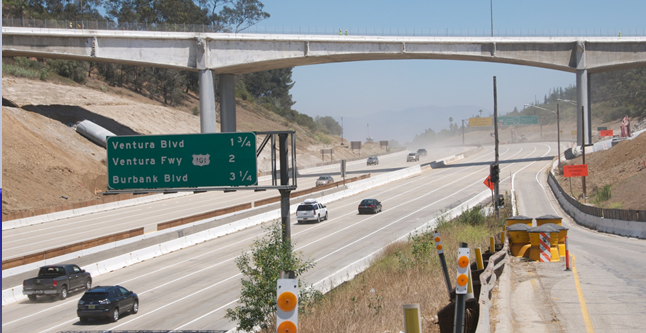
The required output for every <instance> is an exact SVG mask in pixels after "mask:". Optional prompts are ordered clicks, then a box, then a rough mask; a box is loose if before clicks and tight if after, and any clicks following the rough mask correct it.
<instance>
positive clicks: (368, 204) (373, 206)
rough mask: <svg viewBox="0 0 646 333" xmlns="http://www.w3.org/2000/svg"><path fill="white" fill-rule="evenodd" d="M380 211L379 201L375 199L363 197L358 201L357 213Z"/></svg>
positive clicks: (375, 212)
mask: <svg viewBox="0 0 646 333" xmlns="http://www.w3.org/2000/svg"><path fill="white" fill-rule="evenodd" d="M379 212H381V202H380V201H379V200H377V199H363V200H361V203H359V214H364V213H366V214H367V213H373V214H377V213H379Z"/></svg>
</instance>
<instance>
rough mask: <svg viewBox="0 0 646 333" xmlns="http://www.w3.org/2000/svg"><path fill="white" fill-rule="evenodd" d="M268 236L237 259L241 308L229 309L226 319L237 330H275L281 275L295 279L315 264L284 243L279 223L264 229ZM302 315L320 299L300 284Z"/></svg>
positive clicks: (256, 242)
mask: <svg viewBox="0 0 646 333" xmlns="http://www.w3.org/2000/svg"><path fill="white" fill-rule="evenodd" d="M265 229H266V231H267V232H266V236H265V237H264V238H262V239H257V240H255V241H254V242H253V244H252V245H251V250H250V251H249V252H245V253H243V254H242V255H240V256H239V257H238V258H237V259H236V266H238V269H240V272H241V273H242V275H243V278H242V281H241V282H242V290H241V291H240V300H239V302H240V303H241V304H242V305H239V306H237V307H235V308H233V309H228V310H227V314H226V317H227V318H229V319H232V320H235V321H237V322H238V326H237V329H238V330H243V331H252V330H254V328H256V327H260V328H261V329H270V330H271V331H274V332H275V331H276V329H275V328H274V326H275V325H274V323H275V321H274V316H275V313H276V282H277V280H278V278H279V277H280V273H281V271H294V273H295V275H296V277H298V276H300V275H302V274H303V273H305V272H306V271H307V270H309V269H311V268H312V267H314V262H313V261H312V260H304V259H302V258H301V257H300V253H294V246H293V244H292V243H291V241H286V242H283V240H282V227H281V223H280V221H278V222H276V223H272V224H270V225H268V226H266V227H265ZM298 283H299V290H300V294H299V302H298V305H299V311H304V308H305V306H307V305H308V304H311V303H313V302H316V301H317V300H319V299H320V298H321V294H320V293H319V292H317V291H313V290H312V289H311V288H310V289H305V288H301V287H302V281H300V280H299V282H298Z"/></svg>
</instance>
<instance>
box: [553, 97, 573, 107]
mask: <svg viewBox="0 0 646 333" xmlns="http://www.w3.org/2000/svg"><path fill="white" fill-rule="evenodd" d="M556 100H557V101H561V102H565V103H570V104H572V105H575V106H576V102H575V101H572V100H569V99H560V98H557V99H556Z"/></svg>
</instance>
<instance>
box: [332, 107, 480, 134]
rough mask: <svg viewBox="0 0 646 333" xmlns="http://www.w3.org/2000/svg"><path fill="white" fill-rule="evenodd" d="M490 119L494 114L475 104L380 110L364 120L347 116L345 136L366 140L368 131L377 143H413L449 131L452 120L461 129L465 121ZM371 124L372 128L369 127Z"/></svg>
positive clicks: (344, 125) (345, 119) (344, 129)
mask: <svg viewBox="0 0 646 333" xmlns="http://www.w3.org/2000/svg"><path fill="white" fill-rule="evenodd" d="M479 110H482V117H489V116H490V114H493V111H490V110H489V109H486V108H482V107H478V106H474V105H454V106H433V105H429V106H421V107H415V108H409V109H406V110H402V111H380V112H377V113H373V114H369V115H364V116H361V117H343V137H344V138H345V139H346V140H350V141H364V142H365V141H366V138H367V137H368V131H370V136H371V137H372V138H373V139H374V140H375V141H379V140H397V141H399V143H402V144H403V143H406V142H411V141H413V138H415V135H418V134H420V133H422V132H424V131H425V130H426V129H428V128H431V129H433V130H434V131H436V132H438V131H440V130H442V129H443V128H446V129H448V128H449V124H450V123H449V118H450V117H453V123H457V124H458V126H461V124H462V119H469V118H470V117H473V116H478V115H479V112H478V111H479ZM368 125H369V126H368Z"/></svg>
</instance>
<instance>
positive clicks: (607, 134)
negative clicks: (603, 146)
mask: <svg viewBox="0 0 646 333" xmlns="http://www.w3.org/2000/svg"><path fill="white" fill-rule="evenodd" d="M599 134H600V135H601V136H612V135H613V134H612V130H601V131H599Z"/></svg>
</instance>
